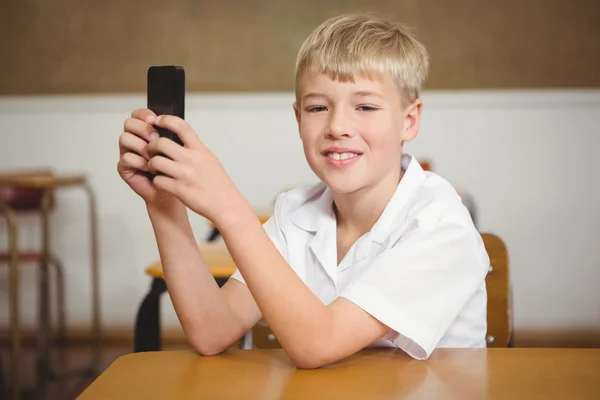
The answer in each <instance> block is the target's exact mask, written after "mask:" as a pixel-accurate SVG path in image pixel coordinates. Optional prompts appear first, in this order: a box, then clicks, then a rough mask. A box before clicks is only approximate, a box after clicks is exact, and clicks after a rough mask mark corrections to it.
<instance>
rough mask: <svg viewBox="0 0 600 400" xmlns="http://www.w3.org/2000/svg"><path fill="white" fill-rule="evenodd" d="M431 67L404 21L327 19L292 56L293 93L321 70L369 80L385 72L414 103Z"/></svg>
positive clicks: (346, 78) (334, 75)
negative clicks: (306, 78)
mask: <svg viewBox="0 0 600 400" xmlns="http://www.w3.org/2000/svg"><path fill="white" fill-rule="evenodd" d="M428 69H429V55H428V53H427V50H426V49H425V47H424V46H423V45H422V44H421V43H419V42H418V41H417V40H416V39H415V38H414V37H413V36H412V34H411V33H410V32H409V31H408V29H407V28H405V27H404V26H403V25H401V24H399V23H397V22H393V21H390V20H388V19H386V18H384V17H381V16H378V15H375V14H365V13H358V14H348V15H341V16H338V17H334V18H331V19H329V20H327V21H325V22H323V23H322V24H321V25H320V26H319V27H317V28H316V29H315V30H314V31H313V32H312V33H311V34H310V36H309V37H308V38H307V39H306V40H305V41H304V43H303V44H302V47H301V48H300V51H299V52H298V57H297V59H296V97H298V87H299V83H300V80H301V79H302V77H304V76H305V75H307V74H310V73H322V74H326V75H327V76H329V77H330V78H331V79H334V80H339V81H342V82H347V81H353V80H354V76H355V74H359V75H363V76H365V77H367V78H370V79H375V78H380V77H382V76H385V75H389V76H391V77H392V78H393V80H394V83H395V84H396V86H397V88H398V90H399V91H400V93H401V96H402V100H403V103H404V105H407V104H410V103H412V102H413V101H415V100H416V99H417V98H418V97H419V95H420V91H421V87H422V85H423V81H424V80H425V77H426V76H427V71H428Z"/></svg>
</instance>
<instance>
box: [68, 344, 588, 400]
mask: <svg viewBox="0 0 600 400" xmlns="http://www.w3.org/2000/svg"><path fill="white" fill-rule="evenodd" d="M598 366H600V349H522V348H507V349H502V348H494V349H437V350H436V351H434V353H433V354H432V355H431V357H430V358H429V359H428V360H427V361H417V360H413V359H411V358H410V357H408V356H406V355H405V354H404V353H403V352H401V351H400V350H388V349H372V350H363V351H362V352H360V353H358V354H356V355H354V356H352V357H350V358H348V359H346V360H344V361H341V362H339V363H336V364H332V365H331V366H329V367H326V368H321V369H317V370H296V369H295V368H294V366H293V365H292V364H291V362H290V361H289V359H288V358H287V357H286V355H285V354H284V353H283V351H282V350H231V351H228V352H225V353H223V354H221V355H219V356H214V357H202V356H199V355H196V354H195V353H193V352H186V351H177V352H171V351H162V352H150V353H136V354H129V355H126V356H123V357H121V358H119V359H117V360H116V361H115V362H114V363H113V364H112V365H111V366H110V367H109V368H108V369H107V370H106V371H105V372H104V373H103V374H102V375H101V376H100V377H98V379H97V380H96V381H94V382H93V383H92V384H91V385H90V387H88V389H87V390H86V391H85V392H84V393H83V394H82V395H81V397H80V398H79V399H80V400H97V399H98V400H99V399H102V400H105V399H144V400H149V399H215V398H219V399H408V398H410V399H486V398H493V399H528V400H529V399H544V400H548V399H591V398H594V399H597V398H600V370H599V369H598Z"/></svg>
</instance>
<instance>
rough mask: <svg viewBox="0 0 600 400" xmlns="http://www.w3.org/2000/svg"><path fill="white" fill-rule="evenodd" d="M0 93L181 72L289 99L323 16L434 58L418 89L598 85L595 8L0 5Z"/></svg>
mask: <svg viewBox="0 0 600 400" xmlns="http://www.w3.org/2000/svg"><path fill="white" fill-rule="evenodd" d="M0 5H1V9H0V35H1V37H2V40H1V41H0V57H1V61H2V62H0V95H25V94H64V93H126V92H143V91H145V76H146V69H147V68H148V66H150V65H164V64H177V65H183V66H184V67H185V69H186V72H187V90H188V91H190V92H200V91H203V92H207V91H208V92H223V91H227V92H235V91H291V90H293V85H294V79H293V75H294V64H295V57H296V53H297V51H298V49H299V47H300V45H301V43H302V41H303V40H304V38H305V37H306V36H307V35H308V34H309V33H310V31H311V30H312V29H314V28H315V27H316V26H317V25H318V24H319V23H321V22H322V21H323V20H325V19H327V18H328V17H331V16H334V15H338V14H341V13H346V12H352V11H365V12H377V13H382V14H385V15H387V16H389V17H391V18H394V19H397V20H399V21H401V22H403V23H404V24H406V25H408V26H410V27H411V28H412V29H413V31H414V32H415V34H416V35H417V37H418V38H419V39H420V40H421V41H422V42H423V43H424V44H425V46H426V47H427V49H428V50H429V52H430V55H431V68H430V73H429V77H428V79H427V81H426V84H425V87H426V88H427V89H472V88H481V89H487V88H567V87H575V88H580V87H600V0H571V1H564V0H504V1H501V2H499V1H495V2H492V1H484V0H404V1H402V0H348V1H339V0H338V1H333V0H303V1H285V0H263V1H258V0H248V1H241V0H240V1H236V0H170V1H156V0H146V1H142V0H128V1H121V0H119V1H117V0H105V1H95V0H77V1H76V0H53V1H48V0H0Z"/></svg>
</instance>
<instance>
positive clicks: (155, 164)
mask: <svg viewBox="0 0 600 400" xmlns="http://www.w3.org/2000/svg"><path fill="white" fill-rule="evenodd" d="M180 169H181V166H180V165H178V164H177V163H176V162H175V161H173V160H170V159H168V158H166V157H163V156H155V157H152V158H151V159H150V161H148V171H150V172H152V173H153V174H157V173H163V174H165V175H168V176H170V177H172V178H177V177H179V176H180V175H181V174H180Z"/></svg>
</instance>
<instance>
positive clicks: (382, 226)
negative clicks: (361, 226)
mask: <svg viewBox="0 0 600 400" xmlns="http://www.w3.org/2000/svg"><path fill="white" fill-rule="evenodd" d="M401 166H402V171H403V172H404V175H403V176H402V179H401V180H400V183H399V184H398V187H397V188H396V191H395V192H394V194H393V195H392V198H391V199H390V201H389V202H388V204H387V206H386V207H385V208H384V210H383V212H382V213H381V216H380V217H379V219H378V220H377V222H376V223H375V225H374V226H373V228H372V229H371V239H372V240H373V241H374V242H376V243H378V244H383V242H384V241H385V240H386V239H387V238H388V237H389V236H390V234H391V231H392V230H393V229H394V227H395V226H396V225H397V219H398V217H399V215H400V212H401V211H402V209H403V208H405V206H406V205H407V204H408V202H409V200H410V199H411V198H412V197H413V196H414V194H415V192H416V191H417V190H419V188H420V187H421V186H422V185H423V183H424V182H425V180H426V179H427V175H426V174H425V171H424V170H423V168H422V167H421V164H419V162H418V161H417V159H416V158H414V157H413V156H411V155H410V154H403V155H402V161H401ZM404 215H406V212H405V213H404Z"/></svg>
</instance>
